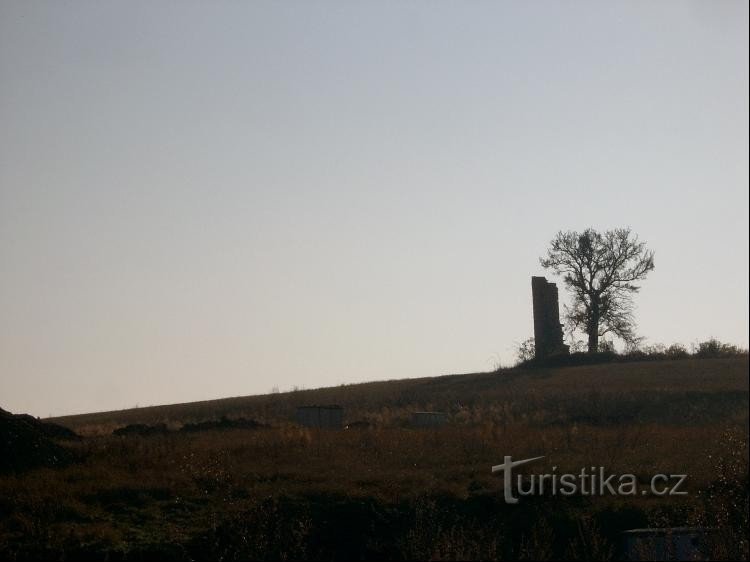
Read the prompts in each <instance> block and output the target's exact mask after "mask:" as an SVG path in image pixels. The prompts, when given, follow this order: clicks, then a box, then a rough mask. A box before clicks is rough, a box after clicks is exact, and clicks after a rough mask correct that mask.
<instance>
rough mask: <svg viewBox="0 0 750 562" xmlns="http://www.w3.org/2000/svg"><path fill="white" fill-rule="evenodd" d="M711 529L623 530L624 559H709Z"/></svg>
mask: <svg viewBox="0 0 750 562" xmlns="http://www.w3.org/2000/svg"><path fill="white" fill-rule="evenodd" d="M711 531H712V530H711V529H708V528H704V527H674V528H665V529H631V530H629V531H624V532H623V533H622V550H623V552H622V554H623V560H710V559H711V557H710V555H709V554H708V553H707V552H706V549H707V547H709V544H708V543H709V541H710V539H711V534H712V533H711Z"/></svg>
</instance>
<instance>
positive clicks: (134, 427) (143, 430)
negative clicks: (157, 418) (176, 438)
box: [112, 423, 169, 437]
mask: <svg viewBox="0 0 750 562" xmlns="http://www.w3.org/2000/svg"><path fill="white" fill-rule="evenodd" d="M165 433H169V429H168V428H167V426H166V424H163V423H157V424H155V425H146V424H144V423H133V424H130V425H126V426H124V427H118V428H117V429H115V430H114V431H113V432H112V435H119V436H121V437H127V436H137V437H148V436H150V435H164V434H165Z"/></svg>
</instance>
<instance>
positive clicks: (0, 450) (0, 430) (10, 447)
mask: <svg viewBox="0 0 750 562" xmlns="http://www.w3.org/2000/svg"><path fill="white" fill-rule="evenodd" d="M59 439H66V440H73V439H80V438H79V437H78V435H76V434H75V433H73V432H72V431H70V430H69V429H67V428H65V427H62V426H59V425H55V424H47V423H44V422H42V421H40V420H38V419H36V418H35V417H33V416H29V415H25V414H20V415H14V414H11V413H10V412H6V411H5V410H3V409H2V408H0V473H8V472H22V471H25V470H29V469H32V468H37V467H41V466H46V467H56V466H64V465H66V464H68V463H70V462H71V461H72V460H73V458H74V457H73V453H72V452H71V451H69V450H68V449H66V448H65V447H62V446H61V445H59V444H58V443H56V440H59Z"/></svg>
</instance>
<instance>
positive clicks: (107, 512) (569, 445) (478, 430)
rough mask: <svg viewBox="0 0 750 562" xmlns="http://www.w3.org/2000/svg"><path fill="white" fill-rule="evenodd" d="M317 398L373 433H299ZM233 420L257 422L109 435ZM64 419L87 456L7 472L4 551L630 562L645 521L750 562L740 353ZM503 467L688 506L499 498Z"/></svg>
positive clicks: (2, 499) (1, 527)
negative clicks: (584, 474)
mask: <svg viewBox="0 0 750 562" xmlns="http://www.w3.org/2000/svg"><path fill="white" fill-rule="evenodd" d="M311 403H319V404H323V403H329V404H330V403H336V404H341V405H342V406H343V407H344V408H345V412H346V414H345V415H346V418H347V421H348V422H353V421H367V422H368V423H369V426H368V427H365V428H358V429H356V430H355V429H350V430H342V431H321V430H311V429H305V428H299V427H296V426H294V425H293V424H292V423H291V422H290V421H289V420H291V419H292V417H293V413H294V408H295V407H296V406H297V405H300V404H311ZM415 410H441V411H446V412H448V413H449V420H450V422H449V424H448V426H447V427H442V428H439V429H433V430H415V429H412V428H410V427H409V423H408V420H409V417H410V415H411V413H412V412H413V411H415ZM222 416H227V417H229V418H239V417H242V418H248V419H250V418H252V419H255V420H258V421H259V422H260V423H259V425H258V428H257V429H231V430H223V431H221V430H210V431H196V432H169V433H164V434H159V435H153V436H150V437H132V436H131V437H119V436H113V435H111V433H112V431H113V430H114V429H116V428H118V427H121V426H123V425H126V424H132V423H144V424H159V423H163V424H165V425H166V426H167V427H168V428H172V429H177V428H179V427H181V426H182V425H184V424H186V423H195V422H200V421H205V420H210V419H218V418H220V417H222ZM55 421H56V422H58V423H62V424H64V425H66V426H68V427H70V428H72V429H74V430H76V431H77V432H79V433H80V434H82V435H85V436H86V437H87V438H86V439H85V440H83V441H81V442H80V443H74V444H69V445H68V447H69V448H73V449H74V451H75V453H76V454H77V456H78V458H79V459H80V461H79V462H77V463H74V464H72V465H69V466H66V467H63V468H57V469H50V468H42V469H37V470H33V471H28V472H24V473H17V474H9V475H6V476H3V477H2V478H0V552H2V555H3V557H5V558H10V559H14V558H15V559H47V558H59V559H62V558H67V559H79V558H89V559H104V558H107V559H109V560H117V559H127V560H138V559H144V558H153V557H155V556H158V557H160V558H162V559H166V560H189V559H200V558H215V559H222V560H239V559H298V558H313V559H366V558H383V557H387V558H392V559H467V558H480V559H537V560H544V559H559V558H567V559H580V560H585V559H596V560H598V559H616V558H617V557H618V556H619V555H620V553H619V551H618V548H619V535H620V533H621V532H622V531H623V530H625V529H630V528H636V527H646V526H660V527H674V526H708V527H712V528H716V529H717V531H716V537H717V540H716V541H715V542H714V543H713V544H712V545H711V548H712V551H711V556H712V557H713V558H714V559H738V558H739V559H747V556H748V542H747V535H746V533H747V528H748V452H747V440H748V358H747V356H742V357H734V358H726V359H684V360H678V361H677V360H676V361H649V362H641V363H638V362H628V363H612V364H607V365H584V366H576V367H567V368H556V369H531V370H524V369H520V370H511V371H506V372H500V373H485V374H475V375H455V376H447V377H437V378H431V379H411V380H402V381H390V382H379V383H369V384H363V385H347V386H341V387H335V388H328V389H317V390H308V391H299V392H293V393H285V394H272V395H266V396H254V397H245V398H233V399H226V400H219V401H211V402H202V403H193V404H179V405H172V406H161V407H153V408H139V409H133V410H126V411H120V412H109V413H100V414H89V415H84V416H72V417H68V418H59V419H57V420H55ZM261 424H263V425H261ZM265 425H267V426H268V427H265ZM362 425H364V424H360V426H362ZM504 455H512V456H513V457H514V458H518V459H522V458H530V457H535V456H542V455H543V456H544V459H541V460H540V461H538V463H535V464H534V466H533V472H535V473H541V472H544V471H545V470H546V471H549V470H552V467H553V466H556V467H558V471H559V472H573V473H577V472H578V471H580V469H581V467H583V466H604V467H606V468H607V470H608V471H609V472H611V473H618V474H622V473H633V474H635V475H637V476H638V478H639V480H641V481H643V482H647V481H648V479H649V478H650V477H651V475H653V474H656V473H665V474H675V473H679V474H687V475H688V480H687V482H686V489H687V491H688V492H689V494H688V495H687V496H679V497H662V498H658V497H640V496H638V497H617V498H615V497H608V496H605V497H582V496H576V497H552V496H549V495H547V496H542V497H527V498H523V499H522V501H521V503H520V504H518V505H506V504H505V503H504V501H503V496H502V481H501V479H500V478H499V477H498V476H497V475H493V474H491V472H490V467H491V466H492V465H494V464H498V463H499V462H502V458H503V456H504ZM521 472H522V471H521Z"/></svg>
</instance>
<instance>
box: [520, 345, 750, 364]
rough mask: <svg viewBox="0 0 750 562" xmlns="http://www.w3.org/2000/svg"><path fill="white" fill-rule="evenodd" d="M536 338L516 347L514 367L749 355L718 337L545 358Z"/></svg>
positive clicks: (604, 349) (611, 348)
mask: <svg viewBox="0 0 750 562" xmlns="http://www.w3.org/2000/svg"><path fill="white" fill-rule="evenodd" d="M533 345H534V344H533V338H531V339H530V340H526V341H525V342H523V343H522V344H521V345H520V346H518V349H517V357H518V362H517V363H516V365H515V367H514V368H527V367H564V366H568V365H594V364H598V363H614V362H629V361H664V360H677V359H689V358H695V359H719V358H728V357H739V356H743V355H747V354H748V350H747V349H744V348H741V347H739V346H737V345H734V344H730V343H724V342H721V341H719V340H717V339H715V338H711V339H708V340H706V341H703V342H697V343H694V344H691V345H690V348H689V349H688V347H686V346H684V345H683V344H680V343H673V344H672V345H670V346H666V345H664V344H654V345H646V346H639V347H632V348H629V349H626V350H625V351H621V352H620V351H617V350H616V349H615V348H614V346H613V345H612V344H609V345H607V342H605V343H604V344H603V345H601V346H600V348H603V349H602V350H601V351H599V352H597V353H586V352H583V351H574V352H572V353H570V354H569V355H556V356H553V357H548V358H545V359H543V360H539V359H536V358H534V347H533Z"/></svg>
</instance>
